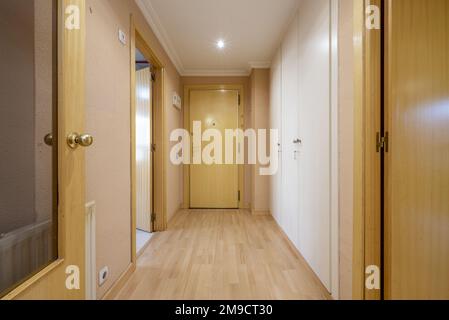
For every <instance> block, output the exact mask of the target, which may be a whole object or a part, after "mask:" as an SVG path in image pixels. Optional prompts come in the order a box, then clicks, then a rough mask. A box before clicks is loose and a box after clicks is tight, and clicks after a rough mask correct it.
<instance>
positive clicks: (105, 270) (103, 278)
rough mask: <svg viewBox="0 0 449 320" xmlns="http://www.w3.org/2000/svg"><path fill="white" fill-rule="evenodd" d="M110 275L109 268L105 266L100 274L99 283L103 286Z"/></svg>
mask: <svg viewBox="0 0 449 320" xmlns="http://www.w3.org/2000/svg"><path fill="white" fill-rule="evenodd" d="M108 277H109V268H108V267H104V268H103V269H101V270H100V272H99V274H98V285H99V286H100V287H101V286H102V285H103V284H104V283H105V282H106V280H107V279H108Z"/></svg>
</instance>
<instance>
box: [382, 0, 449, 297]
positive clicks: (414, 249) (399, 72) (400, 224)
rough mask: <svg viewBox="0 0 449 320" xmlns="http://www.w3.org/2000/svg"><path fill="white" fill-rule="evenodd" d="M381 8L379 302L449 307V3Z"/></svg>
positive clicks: (400, 2) (413, 0) (394, 3)
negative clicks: (383, 142)
mask: <svg viewBox="0 0 449 320" xmlns="http://www.w3.org/2000/svg"><path fill="white" fill-rule="evenodd" d="M387 4H388V13H387V32H386V36H387V39H386V41H387V52H386V57H387V61H386V63H387V70H386V76H387V77H386V80H387V83H386V108H387V111H386V116H387V119H386V130H387V131H388V132H389V136H390V146H389V152H388V153H386V170H387V173H386V177H387V184H386V216H385V228H386V229H385V230H386V231H385V232H386V233H385V250H386V256H385V259H386V261H385V276H386V283H385V297H386V298H387V299H449V1H447V0H431V1H429V0H389V1H388V2H387Z"/></svg>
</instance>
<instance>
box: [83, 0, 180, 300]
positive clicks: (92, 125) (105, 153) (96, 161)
mask: <svg viewBox="0 0 449 320" xmlns="http://www.w3.org/2000/svg"><path fill="white" fill-rule="evenodd" d="M131 14H132V15H133V16H134V19H135V23H136V25H137V27H138V28H139V30H140V32H141V33H142V36H143V37H144V38H145V40H146V41H147V43H148V45H149V46H150V48H151V49H152V50H153V51H154V53H155V54H156V56H158V58H159V59H160V60H161V62H162V63H163V64H164V66H165V68H166V75H165V83H164V86H165V90H166V91H165V94H166V97H165V98H166V100H165V102H166V103H165V106H164V107H165V111H166V117H167V118H166V125H167V131H168V132H170V131H171V129H173V128H177V127H179V126H180V124H181V123H182V122H181V115H180V113H179V112H178V111H176V109H175V108H173V107H172V105H171V101H172V93H173V92H174V91H177V92H179V89H180V86H179V84H180V83H179V75H178V73H177V71H176V69H175V67H174V66H173V64H172V63H171V61H170V60H169V58H168V56H167V54H166V53H165V52H164V50H163V48H162V46H161V45H160V43H159V42H158V40H157V38H156V37H155V35H154V33H153V32H152V31H151V30H150V28H149V26H148V25H147V22H146V21H145V19H144V17H143V16H142V14H141V13H140V11H139V9H138V7H137V5H136V4H135V2H134V1H133V0H109V1H106V0H88V1H87V54H86V57H87V61H86V108H87V110H86V111H87V115H86V132H88V133H90V134H92V135H93V136H94V138H95V143H94V145H93V146H92V147H91V148H89V149H88V150H87V152H86V156H87V159H86V161H87V168H86V171H87V197H86V201H95V202H96V206H97V211H96V213H97V229H96V231H97V235H96V242H97V243H96V245H97V248H96V250H97V261H96V263H97V271H99V270H100V269H102V268H103V267H104V266H108V267H109V270H110V276H109V279H108V281H107V282H106V283H105V284H104V285H103V286H102V287H101V288H98V292H97V297H99V298H101V297H102V296H103V295H104V294H105V292H106V291H107V290H108V289H109V288H111V286H112V285H113V284H114V282H115V281H117V279H118V278H119V277H120V275H121V274H122V273H123V272H124V271H125V270H126V268H127V267H128V265H129V264H130V263H131V212H130V207H131V203H130V202H131V200H130V165H131V164H130V149H131V146H130V101H131V98H130V94H131V92H130V72H131V70H130V59H131V57H130V28H131V26H130V17H131ZM119 29H121V30H123V31H124V32H125V33H126V35H127V44H126V45H122V44H121V43H120V42H119V40H118V30H119ZM168 138H169V136H168V134H167V132H166V133H165V139H167V140H166V141H167V142H168ZM168 155H169V150H167V159H169V156H168ZM167 161H168V160H167ZM181 178H182V175H181V169H179V168H177V167H173V166H172V165H171V164H168V165H167V185H166V188H167V215H168V217H171V216H173V214H174V213H175V212H176V211H177V210H178V208H179V206H180V204H181V191H182V189H181V188H182V187H181V186H180V185H181V184H182V183H181V182H182V180H181ZM156 187H157V186H156ZM133 232H134V231H133Z"/></svg>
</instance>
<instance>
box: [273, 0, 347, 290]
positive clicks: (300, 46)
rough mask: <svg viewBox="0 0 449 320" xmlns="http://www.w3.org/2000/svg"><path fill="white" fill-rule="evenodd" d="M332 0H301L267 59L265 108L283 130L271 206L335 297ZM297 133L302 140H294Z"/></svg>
mask: <svg viewBox="0 0 449 320" xmlns="http://www.w3.org/2000/svg"><path fill="white" fill-rule="evenodd" d="M336 4H337V3H336V2H334V1H333V0H313V1H312V0H303V1H301V4H300V7H299V10H298V14H297V15H296V17H295V19H294V21H293V22H292V24H291V25H290V28H289V30H288V31H287V33H286V35H285V38H284V39H283V41H282V44H281V46H280V49H279V51H278V52H277V54H276V55H275V57H274V59H273V63H272V70H271V109H270V115H271V125H272V127H273V128H276V127H280V128H281V132H282V139H281V140H282V142H281V152H280V154H281V159H282V161H281V163H282V168H281V171H280V172H281V179H279V177H278V176H274V177H272V179H271V188H270V190H271V191H270V192H271V194H270V198H271V211H272V212H273V216H274V217H275V219H276V220H277V221H278V223H279V225H280V226H281V228H282V229H283V230H284V231H285V233H286V234H287V236H288V237H289V238H290V240H291V241H292V242H293V243H294V244H295V245H296V247H297V248H298V250H299V251H300V252H301V254H302V255H303V256H304V258H305V259H306V261H307V262H308V263H309V265H310V266H311V268H312V269H313V270H314V272H315V273H316V275H317V276H318V277H319V278H320V280H321V281H322V283H323V284H324V285H325V286H326V288H327V289H328V290H329V291H330V292H331V293H332V294H333V296H334V297H338V281H335V277H338V272H335V270H336V268H338V245H333V244H332V241H335V240H334V239H335V237H334V236H333V234H334V233H335V232H338V219H337V220H336V219H335V217H333V215H335V214H336V215H338V203H336V204H334V201H333V199H334V198H333V195H335V194H338V193H337V191H338V190H335V188H334V187H333V186H334V185H335V184H334V183H333V179H334V178H333V177H334V176H335V174H334V171H335V170H336V168H337V167H336V166H335V163H334V160H335V159H334V157H333V154H338V153H336V152H334V150H335V148H336V147H337V146H335V145H334V142H335V141H336V140H335V139H332V140H331V138H332V134H333V132H335V131H334V126H335V125H336V124H338V122H337V121H336V119H337V118H335V117H336V114H337V113H336V110H338V108H337V106H338V104H335V103H334V101H333V99H332V97H333V94H334V93H333V91H332V88H336V87H337V86H336V83H333V82H332V81H333V79H335V77H333V71H332V70H333V69H334V68H332V66H333V63H334V57H335V50H336V48H337V45H336V43H334V42H333V41H334V40H335V38H333V35H335V34H336V30H334V28H335V25H336V24H334V23H333V19H336V17H337V15H335V14H334V11H335V10H338V4H337V5H336ZM331 17H332V18H331ZM335 63H336V62H335ZM297 138H298V139H300V140H301V141H302V143H301V144H294V143H293V141H294V140H295V139H297ZM337 144H338V141H337ZM295 153H296V159H295ZM337 170H338V168H337ZM333 205H334V206H335V205H337V210H333V207H332V206H333ZM336 241H337V242H338V239H337V240H336ZM332 250H334V251H335V252H333V251H332Z"/></svg>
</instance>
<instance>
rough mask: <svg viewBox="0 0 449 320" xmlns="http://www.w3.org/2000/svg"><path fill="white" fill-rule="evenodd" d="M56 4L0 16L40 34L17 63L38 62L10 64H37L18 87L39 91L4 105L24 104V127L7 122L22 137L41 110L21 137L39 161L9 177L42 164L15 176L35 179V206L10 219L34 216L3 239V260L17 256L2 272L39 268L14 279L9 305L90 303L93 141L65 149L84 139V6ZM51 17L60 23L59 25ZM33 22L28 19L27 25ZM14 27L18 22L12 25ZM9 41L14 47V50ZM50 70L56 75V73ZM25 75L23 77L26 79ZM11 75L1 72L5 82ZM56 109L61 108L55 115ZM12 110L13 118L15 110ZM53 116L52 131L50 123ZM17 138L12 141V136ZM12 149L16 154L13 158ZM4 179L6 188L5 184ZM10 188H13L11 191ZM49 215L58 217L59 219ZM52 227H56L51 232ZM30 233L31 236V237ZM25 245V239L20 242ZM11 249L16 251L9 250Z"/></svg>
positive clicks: (67, 0) (69, 1)
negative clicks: (89, 159)
mask: <svg viewBox="0 0 449 320" xmlns="http://www.w3.org/2000/svg"><path fill="white" fill-rule="evenodd" d="M10 3H13V4H12V6H9V4H10ZM53 5H54V6H53V8H52V7H51V6H52V1H34V0H22V1H20V2H19V1H16V0H2V1H1V6H2V9H1V10H0V12H2V14H3V13H5V14H6V13H7V12H6V11H5V10H12V11H13V12H10V11H8V12H9V13H10V15H11V14H16V15H17V16H13V17H14V19H16V20H17V21H18V22H20V23H22V25H23V28H29V27H31V26H33V24H34V28H35V29H34V34H35V37H34V40H32V41H34V45H33V43H29V46H23V47H19V48H21V50H22V51H21V53H20V56H18V55H15V56H14V55H13V56H12V58H14V57H15V58H17V59H19V58H23V57H25V56H26V55H28V54H29V53H31V54H32V55H34V58H33V59H31V60H30V61H31V64H29V65H20V66H18V65H15V66H14V63H13V62H12V61H9V63H10V64H12V65H13V66H14V68H16V70H21V71H26V70H25V69H24V68H30V69H32V68H33V63H34V71H30V74H32V73H33V72H34V76H31V77H28V78H27V79H25V78H24V79H22V80H21V81H20V83H21V84H22V86H23V88H24V89H25V88H26V87H27V84H28V83H33V81H35V82H34V87H33V89H32V90H35V91H34V92H35V93H34V94H33V98H32V99H31V100H30V101H31V102H30V103H27V102H26V101H24V100H25V99H23V100H21V101H17V104H16V105H5V106H6V107H7V108H15V109H14V110H15V111H17V110H18V108H20V106H21V105H24V108H23V114H22V117H21V121H18V122H17V123H15V122H14V121H15V120H14V119H15V118H9V125H12V126H14V127H17V128H21V130H22V131H23V132H22V135H24V134H25V132H27V131H26V130H27V126H23V123H22V122H23V120H24V119H25V116H26V115H27V114H28V113H27V112H28V111H29V110H33V109H34V110H36V114H33V113H30V114H32V115H33V117H34V118H31V119H30V123H34V127H35V131H34V133H33V132H30V133H29V136H23V137H21V138H20V139H22V140H23V141H27V140H30V139H31V141H32V142H34V143H32V148H34V149H33V151H32V152H34V153H35V154H36V156H35V158H33V157H29V158H28V157H19V158H17V161H16V162H15V163H14V164H12V165H11V167H10V168H11V172H14V169H15V168H18V167H19V166H22V164H23V163H25V162H26V161H28V160H30V161H36V163H35V166H31V168H30V170H31V171H30V174H29V177H28V175H27V173H26V172H23V171H22V172H21V173H20V176H19V175H17V176H16V180H20V179H29V181H26V182H27V183H26V185H27V186H28V187H30V188H34V190H31V191H30V194H32V196H33V197H34V204H30V207H29V208H18V207H17V206H16V207H14V208H12V210H13V211H11V213H12V212H14V213H16V214H17V215H22V214H25V210H26V211H27V213H26V214H30V215H35V216H33V217H31V219H30V221H28V222H25V223H26V224H24V225H21V226H22V227H19V228H18V227H17V226H14V227H13V230H9V231H7V232H8V233H7V234H6V235H5V237H4V239H1V240H0V249H1V252H2V254H5V252H6V251H7V250H11V248H16V249H17V250H18V252H17V253H16V254H15V255H14V254H10V255H8V254H5V255H2V257H1V259H0V261H1V268H5V265H8V264H15V265H16V268H15V269H14V270H12V271H11V272H13V273H14V272H16V271H17V269H18V268H21V269H22V268H24V267H26V266H29V265H31V264H32V265H33V267H32V268H31V269H29V270H28V271H27V274H25V273H23V274H21V275H20V277H18V278H10V280H12V279H13V280H12V281H11V282H10V283H9V284H8V286H7V287H6V290H5V291H4V292H3V293H5V294H4V296H3V298H5V299H84V297H85V285H84V278H85V275H84V271H85V267H84V261H85V256H84V252H85V248H84V244H85V235H84V226H85V225H84V221H85V200H84V192H85V190H84V189H85V179H84V148H83V147H81V146H80V144H84V145H86V146H87V145H88V144H90V141H89V137H88V136H84V137H83V138H85V139H79V138H80V136H79V135H78V136H77V138H78V139H75V142H76V144H75V146H76V149H72V148H70V147H69V146H68V143H67V137H68V136H69V135H70V134H72V133H80V134H82V133H83V129H84V57H85V47H84V38H85V24H84V22H85V1H84V0H59V1H54V2H53ZM8 6H9V7H8ZM3 9H5V10H3ZM14 12H15V13H14ZM22 13H23V15H22ZM28 15H29V17H28ZM52 15H53V17H57V19H55V20H53V19H52ZM26 17H28V18H26ZM3 18H5V19H9V18H8V17H6V16H5V17H2V22H3V21H5V20H3ZM78 18H79V19H78ZM27 19H29V20H30V21H26V20H27ZM33 21H34V22H33ZM52 21H58V23H53V25H52ZM24 22H26V23H24ZM10 23H11V24H13V23H14V20H11V22H10ZM11 24H8V26H11ZM67 27H68V28H67ZM27 34H28V33H25V32H24V31H23V30H21V32H20V33H18V34H16V33H15V32H14V31H13V32H11V33H9V36H11V37H13V36H14V38H7V39H4V44H5V48H7V49H5V52H4V53H6V51H7V50H14V48H17V47H18V44H24V43H25V42H26V41H27V40H26V39H25V36H26V35H27ZM28 35H30V34H28ZM32 35H33V31H31V35H30V36H31V39H33V36H32ZM6 43H7V44H6ZM10 43H13V44H14V45H11V46H9V44H10ZM56 44H57V45H56ZM33 47H34V49H33ZM30 48H31V49H30ZM2 51H3V44H2ZM52 52H53V54H52ZM52 56H53V58H54V59H53V60H54V63H53V67H52V63H51V57H52ZM56 57H58V59H56ZM56 61H57V63H56ZM30 66H31V67H30ZM2 70H3V69H2ZM52 70H53V71H56V70H57V73H56V72H53V71H52ZM26 74H27V73H26V72H25V73H22V74H21V75H22V76H23V75H26ZM5 75H6V74H4V73H3V71H2V75H0V77H3V76H5ZM52 75H53V76H52ZM52 77H53V79H52ZM2 80H3V79H2ZM9 80H11V79H9ZM12 81H15V79H14V80H12ZM52 83H54V85H52ZM21 89H22V88H21ZM19 93H20V95H19ZM56 93H57V95H56ZM27 94H28V93H27V91H26V89H25V91H21V92H14V95H15V96H21V97H24V98H26V95H27ZM1 97H2V98H0V99H3V98H4V96H3V95H1ZM11 97H12V96H11ZM52 104H53V105H54V106H55V108H54V109H53V110H52V108H51V106H52ZM2 105H3V104H2ZM5 110H6V111H7V110H8V109H5ZM8 112H9V113H10V114H12V113H13V110H12V109H11V110H10V111H8ZM49 115H50V116H49ZM52 117H53V119H54V120H53V121H54V122H53V125H51V122H49V123H47V122H48V121H47V120H45V119H47V118H48V119H51V118H52ZM50 121H51V120H50ZM27 123H28V122H27ZM44 126H47V127H48V128H46V129H47V130H48V131H45V133H48V135H45V136H46V138H45V139H44V132H41V131H43V129H44ZM52 128H53V129H52ZM11 139H14V138H13V137H11ZM11 141H13V140H11ZM44 142H45V143H44ZM33 145H34V146H33ZM20 147H21V148H22V149H21V152H25V153H26V150H25V148H26V147H27V146H26V145H20ZM14 150H15V149H13V148H12V149H11V152H14ZM52 153H53V154H54V158H53V160H51V156H50V157H47V158H46V156H45V155H46V154H47V155H48V154H50V155H51V154H52ZM34 159H35V160H34ZM44 159H46V160H45V161H44ZM0 161H2V163H3V161H6V160H5V159H4V158H3V157H2V159H1V160H0ZM2 165H3V164H2ZM33 171H34V174H33ZM51 172H54V173H53V178H54V179H56V181H57V184H56V183H55V184H53V188H54V189H53V191H54V197H53V199H54V200H55V202H54V203H53V205H52V204H51V203H50V202H48V199H49V195H50V194H51V193H52V186H51V182H50V183H49V182H48V180H49V179H50V181H51ZM33 176H34V178H33ZM0 181H2V184H3V183H4V181H3V179H0ZM2 187H3V186H2ZM9 187H11V188H14V186H13V185H10V186H9ZM23 190H25V189H23ZM56 190H57V191H58V192H57V193H56V192H55V191H56ZM27 193H28V191H27ZM24 195H25V193H24ZM51 211H54V212H55V214H54V215H53V216H52V215H51ZM46 226H51V227H50V229H49V230H46V228H47V227H46ZM30 230H32V232H29V231H30ZM49 235H50V236H49ZM23 239H26V241H22V240H23ZM11 243H12V244H14V245H13V246H9V244H11ZM49 251H50V252H52V254H51V255H48V254H47V253H48V252H49ZM16 259H19V260H16ZM3 271H4V270H3V269H2V272H0V273H1V275H2V279H3V280H4V276H8V274H6V272H3ZM78 271H79V273H78ZM12 276H14V274H12ZM78 276H79V277H78ZM8 287H9V289H8ZM2 289H5V288H2ZM3 293H2V294H3Z"/></svg>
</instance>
